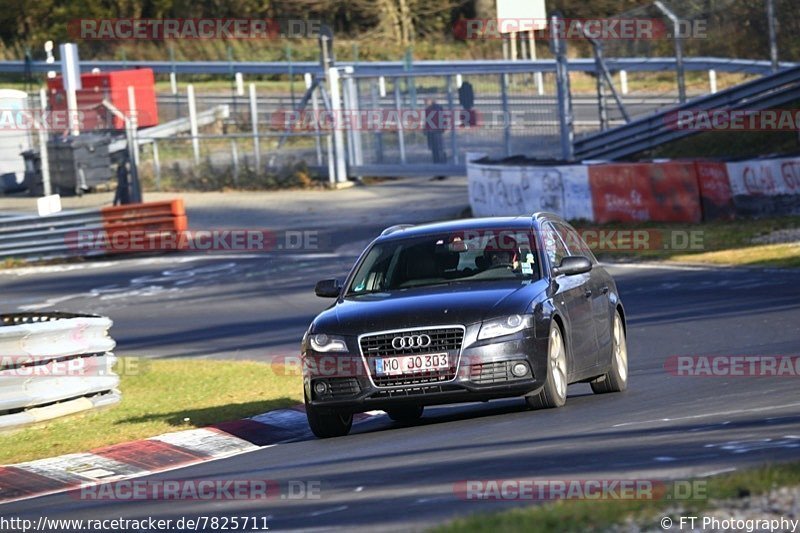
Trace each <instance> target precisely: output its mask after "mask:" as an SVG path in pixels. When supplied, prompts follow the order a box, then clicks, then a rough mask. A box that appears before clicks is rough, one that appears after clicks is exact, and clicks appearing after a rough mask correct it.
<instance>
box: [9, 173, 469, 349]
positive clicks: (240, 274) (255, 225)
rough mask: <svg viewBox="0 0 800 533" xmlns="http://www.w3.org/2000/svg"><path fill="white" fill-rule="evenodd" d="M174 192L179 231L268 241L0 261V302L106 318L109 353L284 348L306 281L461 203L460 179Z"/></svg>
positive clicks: (300, 324) (291, 341)
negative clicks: (75, 259)
mask: <svg viewBox="0 0 800 533" xmlns="http://www.w3.org/2000/svg"><path fill="white" fill-rule="evenodd" d="M172 196H174V195H167V194H164V193H162V194H151V195H149V197H148V199H150V200H156V199H164V198H170V197H172ZM182 196H183V197H184V201H185V203H186V208H187V212H188V216H189V224H190V227H191V229H194V230H197V229H203V230H229V229H243V230H251V231H257V232H260V231H262V230H266V231H270V232H273V233H274V236H275V239H276V243H275V244H276V245H275V247H274V248H273V249H270V250H266V251H257V252H255V253H252V252H249V253H237V252H234V253H226V254H220V255H215V256H208V255H203V254H199V255H198V254H193V255H190V254H183V253H181V254H172V255H166V256H160V257H149V258H137V259H131V258H123V259H117V260H103V261H88V262H86V263H78V264H74V265H62V266H53V267H36V268H23V269H14V270H0V290H2V295H3V310H4V311H3V312H12V311H14V310H19V311H54V310H60V311H75V312H78V311H83V312H91V313H99V314H104V315H107V316H110V317H111V318H112V319H113V320H114V323H115V324H114V328H113V330H112V334H113V336H114V338H115V339H116V340H117V343H118V348H117V351H118V353H121V354H126V355H138V356H142V357H163V356H183V357H215V358H240V359H267V358H270V357H271V356H275V355H287V354H288V355H296V354H297V350H298V339H300V337H302V335H303V332H304V331H305V329H306V328H307V327H308V324H309V322H310V317H313V315H315V314H316V313H318V312H319V311H321V310H322V309H323V308H324V307H325V306H326V305H327V304H328V303H329V302H326V301H325V300H321V299H319V298H317V297H315V296H314V293H313V288H314V283H315V282H316V281H317V280H319V279H322V278H325V277H335V276H339V277H344V275H345V274H346V273H347V271H348V269H349V268H350V266H351V265H352V263H353V261H354V260H355V258H356V257H357V255H358V254H359V253H360V252H361V251H362V249H363V248H364V246H365V245H366V243H367V242H369V240H371V239H372V238H374V237H376V236H377V235H378V234H380V232H381V231H382V230H383V229H384V228H386V227H388V226H390V225H392V224H398V223H402V222H409V221H415V222H421V221H428V220H442V219H448V218H457V217H458V216H459V215H460V214H461V212H462V211H463V210H464V209H465V208H466V207H468V201H467V188H466V178H452V179H447V180H445V181H435V182H429V181H427V180H420V179H416V180H398V181H389V182H385V183H382V184H379V185H373V186H370V187H355V188H352V189H347V190H341V191H313V190H312V191H277V192H270V193H258V192H246V193H240V192H231V193H205V194H198V193H194V194H184V195H182ZM410 198H413V200H410ZM67 200H68V201H69V202H70V207H85V206H86V203H87V202H96V201H97V199H96V198H94V197H93V196H91V195H87V196H85V197H84V198H82V199H72V198H71V199H67ZM4 205H5V206H6V208H13V209H15V210H17V211H19V210H24V209H31V208H33V209H35V207H33V206H35V199H30V198H18V199H8V200H3V201H2V202H0V206H4ZM304 232H310V234H311V235H313V236H314V238H315V239H316V240H315V241H314V244H313V246H308V247H306V249H301V250H296V251H294V252H288V251H287V248H289V244H291V242H294V241H296V240H297V235H301V234H302V235H305V233H304ZM282 244H284V245H285V246H284V248H283V249H282V250H278V249H277V248H279V247H280V246H282Z"/></svg>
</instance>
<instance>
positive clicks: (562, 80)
mask: <svg viewBox="0 0 800 533" xmlns="http://www.w3.org/2000/svg"><path fill="white" fill-rule="evenodd" d="M560 18H561V15H560V14H553V15H552V16H551V17H550V25H551V26H550V27H551V28H555V27H558V19H560ZM550 46H551V47H552V50H553V54H554V55H555V56H556V94H557V97H558V123H559V130H560V133H561V157H562V158H563V159H564V160H566V161H571V160H572V159H574V145H573V140H574V132H573V129H572V126H573V122H572V95H571V93H570V86H569V65H568V64H567V45H566V43H565V42H564V41H563V40H561V39H559V37H558V32H555V31H554V32H552V40H551V41H550Z"/></svg>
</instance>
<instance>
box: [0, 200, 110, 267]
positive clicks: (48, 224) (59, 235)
mask: <svg viewBox="0 0 800 533" xmlns="http://www.w3.org/2000/svg"><path fill="white" fill-rule="evenodd" d="M102 229H103V215H102V213H101V212H100V209H76V210H73V211H63V212H61V213H56V214H53V215H48V216H43V217H40V216H27V217H15V218H13V219H10V220H6V219H3V220H0V259H5V258H16V259H49V258H53V257H67V256H70V255H79V254H78V253H77V252H78V250H77V241H78V232H79V231H82V230H96V231H99V230H102ZM81 255H89V253H87V254H81ZM95 255H99V254H97V253H96V254H95Z"/></svg>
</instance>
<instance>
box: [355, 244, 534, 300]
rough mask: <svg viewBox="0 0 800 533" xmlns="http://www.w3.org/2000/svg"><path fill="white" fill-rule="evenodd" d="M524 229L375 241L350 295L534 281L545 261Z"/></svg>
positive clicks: (356, 276) (360, 268) (362, 263)
mask: <svg viewBox="0 0 800 533" xmlns="http://www.w3.org/2000/svg"><path fill="white" fill-rule="evenodd" d="M532 250H533V247H532V246H531V242H530V238H529V235H528V234H527V233H526V232H522V231H473V232H461V233H458V234H452V233H451V234H447V235H427V236H422V237H414V238H408V239H392V240H389V241H384V242H379V243H377V244H375V245H374V246H373V247H372V248H371V249H370V250H369V252H367V254H366V255H365V257H364V259H363V261H362V262H361V264H360V265H359V266H358V270H357V271H356V274H355V276H354V277H353V281H352V283H351V284H350V287H349V289H348V291H347V293H346V294H347V295H348V296H352V295H359V294H367V293H374V292H389V291H396V290H403V289H409V288H413V287H426V286H430V285H441V284H450V283H461V282H473V281H474V282H480V281H496V280H520V281H526V280H527V281H529V280H534V279H538V278H539V265H538V262H537V260H536V255H535V254H534V253H533V251H532Z"/></svg>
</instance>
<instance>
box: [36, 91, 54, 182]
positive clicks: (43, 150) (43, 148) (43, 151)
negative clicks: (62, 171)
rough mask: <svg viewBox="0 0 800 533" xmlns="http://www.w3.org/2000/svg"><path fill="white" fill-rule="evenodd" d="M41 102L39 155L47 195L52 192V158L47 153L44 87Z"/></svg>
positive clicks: (40, 93) (45, 92)
mask: <svg viewBox="0 0 800 533" xmlns="http://www.w3.org/2000/svg"><path fill="white" fill-rule="evenodd" d="M39 104H40V106H41V108H42V123H41V124H40V125H39V154H40V155H39V157H40V158H41V165H42V190H43V192H44V195H45V196H50V195H51V194H52V192H53V191H52V188H51V185H50V158H49V154H48V153H47V121H46V119H45V113H46V111H47V91H46V90H45V88H44V87H42V88H41V89H39Z"/></svg>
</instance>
